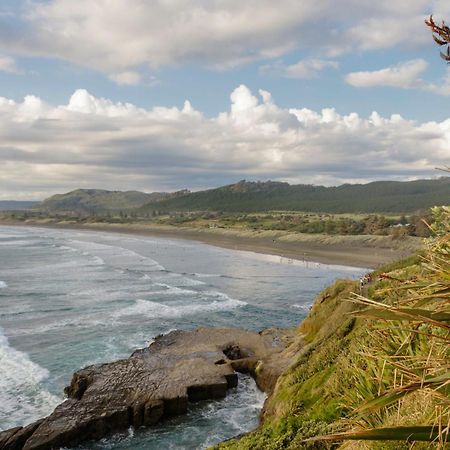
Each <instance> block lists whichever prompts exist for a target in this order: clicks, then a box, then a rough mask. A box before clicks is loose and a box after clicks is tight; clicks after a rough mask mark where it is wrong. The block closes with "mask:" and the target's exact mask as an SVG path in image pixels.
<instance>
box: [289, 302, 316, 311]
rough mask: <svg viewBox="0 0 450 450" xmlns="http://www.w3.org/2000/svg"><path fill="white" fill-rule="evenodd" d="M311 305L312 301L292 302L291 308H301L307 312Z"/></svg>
mask: <svg viewBox="0 0 450 450" xmlns="http://www.w3.org/2000/svg"><path fill="white" fill-rule="evenodd" d="M311 306H312V303H303V304H301V305H299V304H297V303H294V304H293V305H292V308H296V309H301V310H302V311H306V312H309V310H310V309H311Z"/></svg>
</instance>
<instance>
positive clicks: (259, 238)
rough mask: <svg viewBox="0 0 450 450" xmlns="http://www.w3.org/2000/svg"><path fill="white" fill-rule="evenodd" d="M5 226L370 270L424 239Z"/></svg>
mask: <svg viewBox="0 0 450 450" xmlns="http://www.w3.org/2000/svg"><path fill="white" fill-rule="evenodd" d="M0 224H4V225H14V226H16V225H20V226H37V227H50V228H64V229H77V230H94V231H95V230H96V231H106V232H114V233H125V234H135V235H136V234H137V235H143V236H159V237H170V238H176V239H188V240H194V241H199V242H203V243H205V244H209V245H214V246H217V247H223V248H228V249H233V250H244V251H251V252H256V253H263V254H269V255H277V256H282V257H285V258H291V259H297V260H302V261H314V262H319V263H323V264H339V265H344V266H354V267H367V268H371V269H375V268H377V267H379V266H380V265H382V264H385V263H388V262H391V261H394V260H396V259H400V258H404V257H407V256H409V255H411V254H412V253H414V252H415V251H416V250H417V249H419V248H420V247H421V239H419V238H414V237H406V238H404V239H393V238H391V237H390V236H326V235H317V234H316V235H312V234H300V233H288V232H282V231H261V232H258V231H250V230H249V231H247V230H242V231H241V230H235V229H221V228H212V229H210V228H187V227H173V226H158V225H148V224H140V223H136V224H133V223H130V224H105V223H89V224H79V223H73V222H48V221H33V222H30V221H28V222H9V221H8V222H6V221H3V222H0Z"/></svg>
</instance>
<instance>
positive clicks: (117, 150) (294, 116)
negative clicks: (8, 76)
mask: <svg viewBox="0 0 450 450" xmlns="http://www.w3.org/2000/svg"><path fill="white" fill-rule="evenodd" d="M230 101H231V103H230V108H229V110H228V111H224V112H222V113H220V114H219V115H218V116H217V117H213V118H208V117H206V116H205V115H204V114H203V113H201V112H200V111H197V110H196V109H195V108H194V107H193V106H192V105H191V103H190V102H189V101H186V102H185V103H184V105H183V107H182V108H178V107H155V108H153V109H143V108H138V107H136V106H135V105H133V104H130V103H117V102H113V101H111V100H109V99H105V98H98V97H95V96H94V95H92V94H91V93H89V92H87V91H86V90H81V89H80V90H77V91H76V92H74V94H73V95H72V96H71V98H70V100H69V101H68V103H67V104H65V105H60V106H52V105H49V104H47V103H46V102H44V101H43V100H41V99H39V98H37V97H35V96H27V97H26V98H25V99H24V100H23V101H22V102H15V101H13V100H10V99H7V98H2V97H0V164H1V165H2V171H1V173H0V181H1V185H2V192H1V196H2V197H3V198H20V197H22V198H26V197H28V198H39V197H45V196H47V195H50V194H52V193H55V192H62V191H67V190H69V189H74V188H77V187H103V188H110V189H142V190H147V191H149V190H161V189H179V188H182V187H190V188H204V187H211V186H216V185H219V184H222V183H227V182H232V181H235V180H238V179H241V178H248V179H269V178H270V179H279V180H289V181H291V182H298V183H324V184H338V183H341V182H351V181H358V182H359V181H363V180H364V181H369V180H374V179H380V178H383V179H391V178H395V179H410V178H415V177H420V176H423V177H425V176H430V175H434V174H435V171H434V167H436V166H443V165H445V164H447V163H448V159H449V157H450V152H449V148H450V119H449V120H446V121H443V122H427V123H416V122H413V121H408V120H405V119H403V118H402V117H401V116H399V115H393V116H391V117H381V116H380V115H379V114H377V113H375V112H374V113H373V114H372V115H371V116H370V117H367V118H364V117H361V116H359V115H358V114H356V113H351V114H348V115H341V114H339V113H338V112H337V111H336V110H334V109H332V108H328V109H323V110H322V111H312V110H310V109H306V108H290V109H289V108H281V107H279V106H278V105H277V104H276V103H275V101H274V100H273V98H272V96H271V95H270V93H269V92H267V91H264V90H261V91H259V93H258V95H255V94H254V93H252V92H251V91H250V90H249V89H248V88H247V87H246V86H244V85H241V86H239V87H237V88H236V89H235V90H234V91H233V92H232V93H231V96H230Z"/></svg>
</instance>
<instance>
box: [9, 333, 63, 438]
mask: <svg viewBox="0 0 450 450" xmlns="http://www.w3.org/2000/svg"><path fill="white" fill-rule="evenodd" d="M48 375H49V373H48V371H47V370H46V369H44V368H43V367H41V366H39V365H38V364H36V363H34V362H33V361H31V360H30V358H29V357H28V355H27V354H26V353H24V352H21V351H19V350H16V349H14V348H12V347H11V346H10V345H9V342H8V339H7V338H6V336H5V335H4V334H3V333H2V332H1V330H0V404H1V405H2V407H1V408H0V429H8V428H11V427H13V426H17V425H23V424H25V423H28V422H32V421H34V420H37V419H39V418H40V417H43V416H46V415H48V414H49V413H50V412H52V411H53V409H54V408H55V407H56V405H57V404H58V403H60V402H61V399H59V398H58V397H56V396H55V395H53V394H51V393H50V392H48V391H46V390H45V389H44V388H43V387H42V384H41V383H42V382H43V381H44V380H45V379H46V378H47V377H48Z"/></svg>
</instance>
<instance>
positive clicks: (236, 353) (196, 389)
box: [0, 328, 284, 450]
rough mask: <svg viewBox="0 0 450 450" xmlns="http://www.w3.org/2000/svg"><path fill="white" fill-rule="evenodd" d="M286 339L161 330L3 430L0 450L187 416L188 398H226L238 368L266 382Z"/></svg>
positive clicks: (42, 448) (32, 449)
mask: <svg viewBox="0 0 450 450" xmlns="http://www.w3.org/2000/svg"><path fill="white" fill-rule="evenodd" d="M282 341H283V339H280V338H279V335H278V334H276V333H267V334H258V333H253V332H249V331H245V330H240V329H234V328H201V329H198V330H195V331H189V332H186V331H173V332H171V333H169V334H167V335H163V336H158V337H157V338H156V339H155V341H154V342H153V343H152V344H151V345H150V346H149V347H147V348H144V349H140V350H137V351H135V352H134V353H133V354H132V355H131V356H130V357H129V358H128V359H123V360H119V361H115V362H112V363H107V364H98V365H94V366H89V367H86V368H84V369H82V370H80V371H78V372H76V373H75V374H74V375H73V378H72V380H71V383H70V385H69V386H67V388H66V389H65V393H66V395H67V396H68V398H67V400H66V401H65V402H63V403H61V404H60V405H59V406H57V407H56V409H55V410H54V411H53V413H52V414H50V415H49V416H48V417H46V418H45V419H42V420H41V421H38V422H35V423H34V424H31V425H29V426H28V427H25V428H20V427H19V428H14V429H11V430H8V431H4V432H2V433H0V449H8V450H10V449H14V450H15V449H22V448H23V449H25V450H47V449H52V448H60V447H64V446H74V445H77V444H79V443H81V442H83V441H87V440H92V439H100V438H102V437H104V436H106V435H108V434H109V433H112V432H117V431H121V430H125V429H127V428H128V427H130V426H133V427H135V428H139V427H141V426H149V425H153V424H155V423H157V422H158V421H160V420H161V419H162V418H164V417H169V416H174V415H179V414H183V413H185V412H186V411H187V409H188V402H195V401H200V400H206V399H216V398H223V397H224V396H225V395H226V392H227V390H228V389H229V388H232V387H235V386H236V385H237V375H236V372H235V371H236V370H237V371H242V372H249V373H252V374H253V375H255V376H256V379H257V381H258V378H257V373H258V370H257V367H260V366H261V365H262V366H264V364H265V361H266V362H267V364H268V366H267V367H271V366H276V364H274V362H273V358H274V357H275V356H276V355H277V354H278V353H280V352H281V351H282V350H283V348H284V342H282ZM277 371H278V367H277ZM259 384H261V385H264V384H265V383H264V382H263V383H259Z"/></svg>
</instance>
